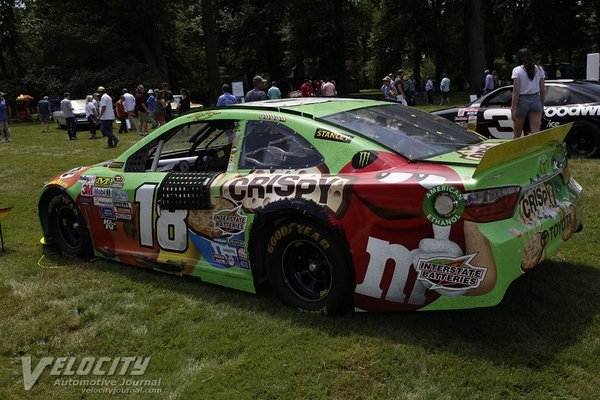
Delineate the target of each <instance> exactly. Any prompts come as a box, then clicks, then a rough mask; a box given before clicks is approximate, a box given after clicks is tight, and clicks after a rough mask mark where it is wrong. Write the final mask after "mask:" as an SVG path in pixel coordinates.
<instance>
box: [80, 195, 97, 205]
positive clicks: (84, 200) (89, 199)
mask: <svg viewBox="0 0 600 400" xmlns="http://www.w3.org/2000/svg"><path fill="white" fill-rule="evenodd" d="M78 201H79V204H86V205H87V204H93V203H94V199H93V198H92V197H79V199H78Z"/></svg>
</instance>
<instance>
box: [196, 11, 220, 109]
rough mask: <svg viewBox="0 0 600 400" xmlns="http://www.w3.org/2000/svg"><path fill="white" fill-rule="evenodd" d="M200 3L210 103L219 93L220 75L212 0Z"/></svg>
mask: <svg viewBox="0 0 600 400" xmlns="http://www.w3.org/2000/svg"><path fill="white" fill-rule="evenodd" d="M200 3H201V6H202V30H203V31H204V51H205V53H206V69H207V72H208V98H209V99H210V102H211V103H215V102H216V100H217V97H218V96H219V93H220V92H219V86H220V85H221V76H220V74H219V58H218V49H217V35H216V32H215V10H214V3H213V0H201V1H200Z"/></svg>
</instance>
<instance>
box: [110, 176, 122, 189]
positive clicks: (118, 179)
mask: <svg viewBox="0 0 600 400" xmlns="http://www.w3.org/2000/svg"><path fill="white" fill-rule="evenodd" d="M124 184H125V178H124V177H123V175H120V174H117V175H115V176H113V177H112V179H111V181H110V187H112V188H117V189H121V188H122V187H123V185H124Z"/></svg>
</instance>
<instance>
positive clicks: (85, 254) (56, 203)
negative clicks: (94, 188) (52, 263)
mask: <svg viewBox="0 0 600 400" xmlns="http://www.w3.org/2000/svg"><path fill="white" fill-rule="evenodd" d="M64 207H67V208H68V209H69V210H70V211H71V212H73V214H74V215H75V218H76V219H77V222H78V223H79V226H80V229H79V233H80V236H79V243H78V244H77V246H75V247H73V246H71V245H70V244H69V243H67V242H66V241H65V239H64V238H63V236H62V234H61V233H60V228H59V227H58V224H59V222H58V213H59V211H60V210H61V209H63V208H64ZM47 212H48V229H49V231H50V235H51V236H52V240H53V243H54V245H55V246H56V247H57V248H58V249H59V250H60V251H61V252H62V253H64V254H65V255H67V256H71V257H80V258H84V259H88V258H90V257H91V256H92V253H93V250H92V245H91V238H90V235H89V232H88V229H87V225H86V223H85V220H84V218H83V215H82V214H81V211H80V210H79V207H78V206H77V204H75V202H74V201H73V200H72V199H71V198H70V197H69V196H68V195H66V194H65V193H60V194H56V195H54V196H52V197H51V198H50V200H49V201H48V204H47Z"/></svg>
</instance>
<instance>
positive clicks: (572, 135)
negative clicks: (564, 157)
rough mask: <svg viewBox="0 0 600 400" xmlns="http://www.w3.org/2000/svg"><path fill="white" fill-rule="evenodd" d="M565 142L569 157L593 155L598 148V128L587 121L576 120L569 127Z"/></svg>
mask: <svg viewBox="0 0 600 400" xmlns="http://www.w3.org/2000/svg"><path fill="white" fill-rule="evenodd" d="M565 142H566V144H567V150H568V152H569V155H570V156H571V157H573V158H590V157H593V156H594V155H595V154H597V153H598V148H600V128H598V127H597V126H596V125H594V124H593V123H591V122H589V121H578V122H576V123H575V124H574V125H573V127H572V128H571V131H570V132H569V134H568V135H567V137H566V138H565Z"/></svg>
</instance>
